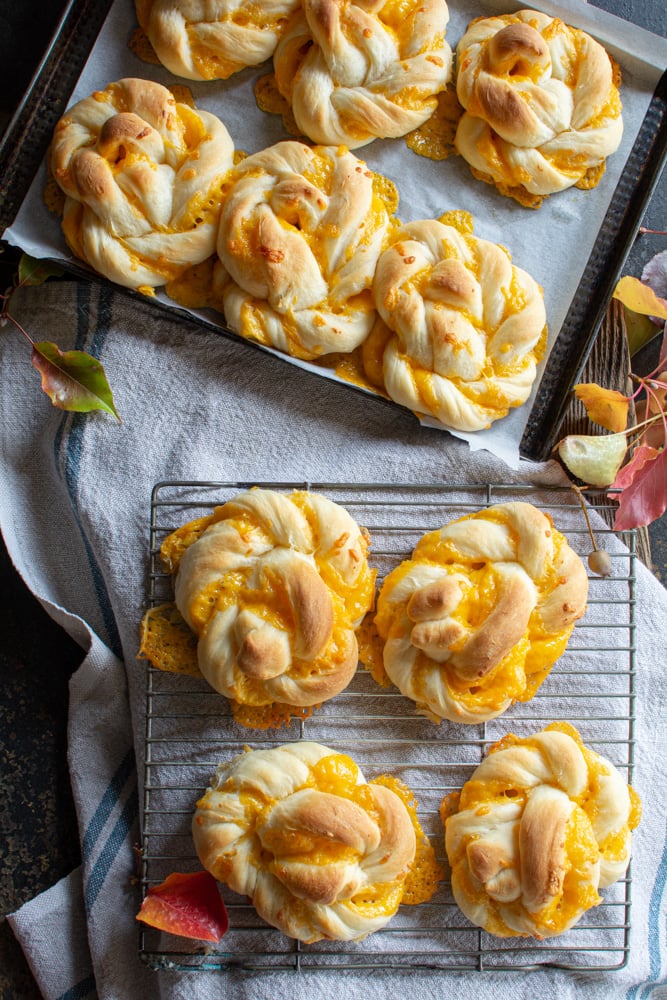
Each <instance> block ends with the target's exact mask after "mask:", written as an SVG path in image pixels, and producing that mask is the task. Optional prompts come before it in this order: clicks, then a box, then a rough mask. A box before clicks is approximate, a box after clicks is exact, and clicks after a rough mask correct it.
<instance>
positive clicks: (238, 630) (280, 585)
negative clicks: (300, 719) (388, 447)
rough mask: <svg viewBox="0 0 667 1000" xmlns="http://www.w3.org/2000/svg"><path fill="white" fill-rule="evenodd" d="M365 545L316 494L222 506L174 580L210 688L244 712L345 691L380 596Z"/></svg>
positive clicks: (241, 499) (259, 495)
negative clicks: (359, 635)
mask: <svg viewBox="0 0 667 1000" xmlns="http://www.w3.org/2000/svg"><path fill="white" fill-rule="evenodd" d="M188 528H189V526H188V525H186V526H184V528H183V529H179V531H181V532H187V530H188ZM176 534H178V532H177V533H176ZM367 549H368V537H367V534H366V533H365V532H364V531H362V529H361V528H360V527H359V526H358V525H357V524H356V522H355V521H354V520H353V518H352V517H351V516H350V515H349V514H348V513H347V511H346V510H344V509H343V507H341V506H340V505H339V504H336V503H334V502H333V501H331V500H328V499H327V498H326V497H323V496H320V495H319V494H315V493H309V492H307V491H295V492H294V493H291V494H282V493H278V492H276V491H274V490H268V489H259V488H257V489H253V490H249V491H248V492H246V493H242V494H239V496H237V497H235V498H234V499H233V500H230V501H228V502H227V503H226V504H224V505H223V506H221V507H219V508H217V509H216V512H215V514H214V515H212V516H211V517H210V519H209V521H208V523H207V525H206V527H205V530H204V531H202V532H201V534H200V536H199V537H198V538H197V539H196V540H195V541H193V542H192V544H190V545H189V546H188V547H187V548H186V550H185V552H184V554H183V556H182V558H181V559H180V563H179V565H178V569H177V573H176V579H175V599H176V605H177V607H178V609H179V611H180V612H181V614H182V615H183V618H184V619H185V620H186V622H187V623H188V625H189V626H190V628H191V629H192V630H193V631H194V632H195V633H196V634H197V635H198V636H199V642H198V660H199V668H200V670H201V672H202V674H203V675H204V677H205V678H206V679H207V680H208V681H209V683H210V684H211V686H212V687H214V688H215V689H216V690H217V691H220V692H221V693H222V694H224V695H225V696H226V697H227V698H230V699H232V700H233V701H235V702H237V703H238V704H241V705H252V706H261V705H271V704H275V703H281V704H285V705H291V706H299V707H307V706H312V705H317V704H320V703H321V702H323V701H326V700H327V699H328V698H331V697H333V695H335V694H338V693H339V692H340V691H341V690H342V689H343V688H344V687H346V686H347V684H348V683H349V681H350V679H351V678H352V676H353V674H354V672H355V670H356V667H357V658H358V648H357V640H356V637H355V628H356V626H357V625H358V624H359V622H360V621H361V618H362V617H363V616H364V614H365V613H366V612H367V611H368V609H369V608H370V606H371V604H372V600H373V594H374V582H375V573H374V572H373V571H372V570H370V568H369V566H368V562H367Z"/></svg>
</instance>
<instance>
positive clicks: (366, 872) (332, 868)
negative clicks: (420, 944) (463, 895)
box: [192, 741, 416, 943]
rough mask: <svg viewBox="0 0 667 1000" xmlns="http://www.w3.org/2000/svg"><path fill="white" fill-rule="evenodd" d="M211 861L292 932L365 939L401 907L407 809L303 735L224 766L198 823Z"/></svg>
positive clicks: (408, 843)
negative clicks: (292, 741)
mask: <svg viewBox="0 0 667 1000" xmlns="http://www.w3.org/2000/svg"><path fill="white" fill-rule="evenodd" d="M192 831H193V837H194V842H195V848H196V850H197V854H198V855H199V859H200V861H201V863H202V864H203V866H204V867H205V868H206V869H208V870H209V871H210V872H211V873H212V874H213V875H214V876H215V878H217V879H218V880H219V881H221V882H224V883H225V884H227V885H228V886H229V887H230V888H231V889H232V890H233V891H234V892H237V893H239V894H241V895H243V896H248V897H249V898H250V899H251V900H252V902H253V904H254V906H255V908H256V910H257V912H258V913H259V915H260V916H261V917H262V918H263V919H264V920H266V921H267V923H269V924H271V925H272V926H274V927H277V928H279V929H280V930H282V931H283V932H284V933H285V934H287V935H288V936H289V937H292V938H297V939H299V940H301V941H305V942H309V943H310V942H314V941H319V940H320V939H322V938H328V939H336V940H341V941H359V940H361V939H362V938H364V937H367V935H368V934H371V933H373V932H374V931H377V930H379V929H380V928H381V927H383V926H384V925H385V924H386V923H387V922H388V921H389V920H390V919H391V917H392V916H393V915H394V913H395V912H396V910H397V909H398V906H399V903H400V901H401V897H402V893H403V884H404V882H405V878H406V876H407V874H408V872H409V870H410V866H411V865H412V863H413V861H414V858H415V852H416V835H415V830H414V827H413V823H412V821H411V819H410V816H409V813H408V810H407V808H406V806H405V805H404V803H403V801H402V800H401V798H400V797H399V796H398V795H397V794H395V793H394V792H393V791H391V789H389V788H387V787H385V786H383V785H380V784H375V783H372V782H370V783H366V780H365V778H364V776H363V775H362V773H361V772H360V770H359V768H358V767H357V765H356V764H355V763H354V761H352V760H351V758H349V757H347V756H346V755H343V754H338V753H335V752H334V751H333V750H330V749H329V748H327V747H325V746H322V745H320V744H318V743H312V742H308V741H303V742H299V743H292V744H283V745H281V746H277V747H274V748H273V749H270V750H253V751H249V752H247V753H245V754H241V755H240V756H238V757H235V758H234V759H233V760H231V761H229V762H228V763H224V764H221V765H220V766H219V767H218V770H217V772H216V775H215V778H214V780H213V782H212V784H211V787H210V788H209V789H208V790H207V792H206V794H205V795H204V796H203V797H202V798H201V799H200V800H199V802H198V803H197V809H196V811H195V814H194V817H193V823H192Z"/></svg>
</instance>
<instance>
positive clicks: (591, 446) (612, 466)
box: [558, 434, 628, 487]
mask: <svg viewBox="0 0 667 1000" xmlns="http://www.w3.org/2000/svg"><path fill="white" fill-rule="evenodd" d="M627 448H628V442H627V440H626V437H625V434H596V435H592V434H570V435H569V436H568V437H566V438H563V440H562V441H560V442H559V444H558V454H559V455H560V457H561V459H562V460H563V462H564V463H565V465H566V466H567V467H568V469H569V470H570V472H571V473H572V474H573V475H575V476H576V477H577V478H578V479H582V480H583V481H584V482H585V483H588V484H589V486H600V487H602V486H610V485H611V484H612V483H613V482H614V480H615V479H616V475H617V473H618V470H619V469H620V467H621V465H622V464H623V459H624V458H625V454H626V451H627Z"/></svg>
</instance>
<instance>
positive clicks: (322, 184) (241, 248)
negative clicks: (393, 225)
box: [218, 141, 391, 359]
mask: <svg viewBox="0 0 667 1000" xmlns="http://www.w3.org/2000/svg"><path fill="white" fill-rule="evenodd" d="M390 221H391V217H390V214H389V212H388V211H387V208H386V206H385V204H384V202H383V201H382V198H381V197H380V196H379V194H378V193H376V189H375V182H374V175H373V174H372V172H371V171H370V170H369V169H368V168H367V166H366V164H365V163H363V162H362V161H361V160H359V159H357V157H356V156H354V155H353V154H352V153H350V152H349V151H348V150H346V149H344V148H342V147H338V148H333V147H315V148H311V147H309V146H306V145H304V144H303V143H300V142H295V141H286V142H280V143H278V144H277V145H275V146H270V147H269V148H268V149H265V150H262V151H261V152H258V153H255V154H254V155H252V156H249V157H248V158H247V159H245V160H243V161H242V162H241V163H240V164H239V165H238V166H237V167H235V169H234V170H233V171H232V172H231V174H230V176H229V181H228V184H227V185H226V195H225V204H224V208H223V212H222V215H221V219H220V231H219V234H218V255H219V258H220V261H221V263H222V265H223V267H224V272H226V276H225V277H223V280H222V282H221V283H220V286H221V292H220V295H221V297H222V300H223V304H224V313H225V318H226V321H227V323H228V325H229V326H230V327H231V329H232V330H234V331H235V332H236V333H240V334H241V335H242V336H244V337H248V338H250V339H252V340H256V341H258V342H259V343H262V344H265V345H269V346H272V347H276V348H278V349H279V350H281V351H285V352H286V353H287V354H291V355H293V356H295V357H299V358H305V359H312V358H317V357H319V356H321V355H323V354H330V353H331V352H337V351H342V352H349V351H352V350H353V349H354V348H355V347H357V346H358V345H359V344H360V343H361V342H362V341H363V340H364V338H365V337H366V336H367V335H368V333H369V331H370V329H371V327H372V325H373V322H374V320H375V318H376V313H375V307H374V305H373V300H372V295H371V291H370V287H371V283H372V280H373V273H374V270H375V265H376V262H377V259H378V256H379V254H380V252H381V250H382V249H383V247H384V242H385V236H386V234H387V232H388V230H389V227H390ZM224 272H222V273H223V274H224ZM229 279H231V280H229Z"/></svg>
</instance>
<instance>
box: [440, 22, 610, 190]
mask: <svg viewBox="0 0 667 1000" xmlns="http://www.w3.org/2000/svg"><path fill="white" fill-rule="evenodd" d="M457 67H458V74H457V81H456V89H457V96H458V99H459V101H460V103H461V104H462V105H463V107H464V108H465V114H464V115H463V116H462V117H461V120H460V122H459V125H458V128H457V133H456V147H457V150H458V152H459V153H461V155H462V156H463V157H464V158H465V159H466V160H467V161H468V163H469V164H471V166H472V167H474V168H475V169H477V170H478V171H480V172H481V173H483V174H484V175H487V176H490V177H491V178H492V180H493V181H494V182H495V183H497V184H499V185H505V186H507V187H523V188H525V190H527V191H529V192H531V193H532V194H535V195H548V194H551V193H553V192H555V191H561V190H563V189H564V188H568V187H571V186H572V185H573V184H576V183H578V182H579V181H581V180H582V178H584V175H585V174H586V173H587V172H588V171H589V170H590V169H591V168H594V167H599V166H601V165H602V164H603V163H604V161H605V159H606V157H608V156H610V155H611V154H612V153H613V152H615V151H616V149H618V146H619V144H620V141H621V137H622V134H623V123H622V119H621V103H620V99H619V95H618V89H617V87H616V86H615V84H614V81H613V75H614V71H613V67H612V63H611V60H610V58H609V56H608V55H607V53H606V52H605V50H604V48H603V47H602V46H601V45H600V44H599V43H598V42H596V41H595V40H594V39H593V38H591V37H590V35H588V34H586V32H584V31H581V30H580V29H578V28H571V27H569V26H568V25H566V24H564V23H563V22H562V21H560V20H559V19H558V18H551V17H549V16H547V15H546V14H542V13H540V12H538V11H533V10H520V11H518V12H517V13H516V14H507V15H504V16H502V17H490V18H483V19H480V20H478V21H474V22H473V23H472V24H471V25H470V27H469V28H468V30H467V31H466V33H465V35H464V36H463V38H462V39H461V41H460V42H459V44H458V46H457Z"/></svg>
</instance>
